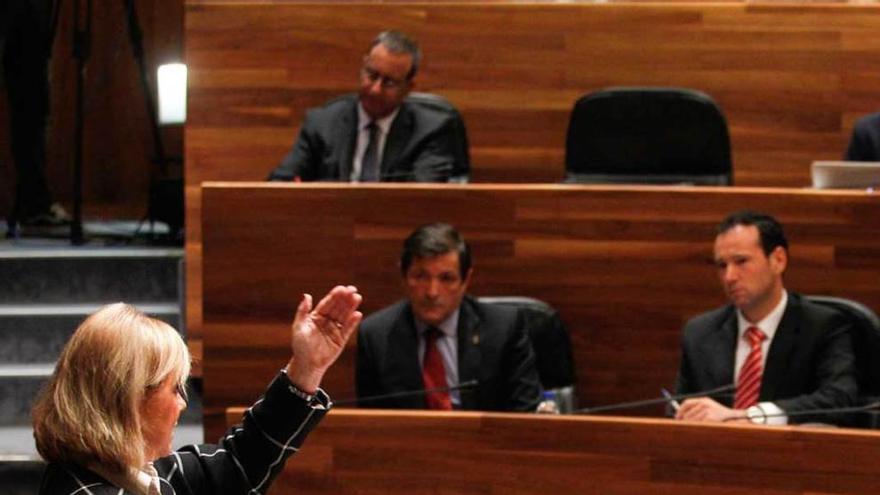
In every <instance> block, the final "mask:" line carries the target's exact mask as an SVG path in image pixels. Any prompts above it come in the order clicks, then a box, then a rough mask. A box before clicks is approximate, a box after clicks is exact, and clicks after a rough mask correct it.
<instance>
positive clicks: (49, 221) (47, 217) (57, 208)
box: [20, 203, 71, 226]
mask: <svg viewBox="0 0 880 495" xmlns="http://www.w3.org/2000/svg"><path fill="white" fill-rule="evenodd" d="M70 220H71V218H70V215H69V214H68V213H67V210H65V209H64V207H63V206H61V205H60V204H58V203H52V204H51V205H49V209H48V210H46V211H44V212H40V213H35V214H33V215H28V216H26V217H24V218H22V219H21V220H20V223H21V224H22V225H31V226H38V225H42V226H60V225H70Z"/></svg>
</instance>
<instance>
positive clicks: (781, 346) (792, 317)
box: [759, 294, 800, 400]
mask: <svg viewBox="0 0 880 495" xmlns="http://www.w3.org/2000/svg"><path fill="white" fill-rule="evenodd" d="M799 328H800V303H799V301H797V300H796V299H795V296H794V295H792V294H789V295H788V304H787V305H786V308H785V313H783V314H782V320H781V321H780V322H779V328H777V329H776V334H774V336H773V341H772V342H771V343H770V350H769V351H767V359H766V365H765V367H764V374H763V376H762V377H761V395H760V398H759V399H760V400H767V398H768V397H777V394H776V389H777V388H778V387H779V385H780V383H781V382H782V380H783V378H784V377H785V374H786V370H787V369H788V363H789V360H790V358H791V352H792V350H793V349H794V344H795V341H796V340H797V334H798V329H799Z"/></svg>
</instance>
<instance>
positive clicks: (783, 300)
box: [676, 211, 857, 424]
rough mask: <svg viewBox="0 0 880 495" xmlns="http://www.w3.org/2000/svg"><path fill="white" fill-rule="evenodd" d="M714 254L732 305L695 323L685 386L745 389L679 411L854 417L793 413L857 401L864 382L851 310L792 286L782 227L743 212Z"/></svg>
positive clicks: (722, 231)
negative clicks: (847, 313) (859, 381)
mask: <svg viewBox="0 0 880 495" xmlns="http://www.w3.org/2000/svg"><path fill="white" fill-rule="evenodd" d="M714 251H715V265H716V267H717V269H718V277H719V279H720V281H721V285H722V287H723V288H724V292H725V294H726V295H727V297H728V298H729V299H730V302H731V304H730V305H728V306H725V307H722V308H719V309H715V310H713V311H710V312H708V313H704V314H702V315H700V316H697V317H696V318H694V319H692V320H690V321H689V322H688V323H687V324H686V325H685V328H684V336H683V339H682V358H681V366H680V369H679V374H678V383H677V386H676V388H677V392H678V393H680V394H688V393H699V392H701V391H708V390H710V389H714V388H717V387H723V386H724V385H727V384H731V383H734V384H736V390H735V395H734V397H733V398H732V399H733V400H731V398H730V397H725V398H719V399H718V401H716V400H714V399H712V398H709V397H699V398H695V399H689V400H687V401H685V402H684V403H683V404H682V405H681V408H680V409H679V410H678V412H677V414H676V417H677V418H679V419H687V420H696V421H746V420H751V421H752V422H755V423H765V424H785V423H787V422H791V423H801V422H808V421H820V422H835V421H841V420H845V419H846V418H845V417H834V416H822V415H815V416H810V415H805V416H800V415H797V416H796V415H794V414H793V413H797V412H799V411H801V412H802V411H810V410H815V409H830V408H836V407H847V406H850V405H852V403H853V401H854V400H855V397H856V394H857V385H856V377H855V358H854V354H853V349H852V341H851V337H850V325H849V323H847V321H846V319H845V317H844V315H842V314H840V313H837V312H836V311H834V310H831V309H828V308H825V307H822V306H819V305H816V304H813V303H811V302H809V301H807V300H806V299H804V298H803V297H801V296H799V295H797V294H794V293H789V292H787V291H786V290H785V288H784V287H783V280H782V276H783V273H784V272H785V269H786V266H787V264H788V242H787V241H786V239H785V235H784V234H783V231H782V226H781V225H780V224H779V223H778V222H777V221H776V220H775V219H774V218H773V217H771V216H769V215H764V214H761V213H755V212H750V211H743V212H737V213H734V214H732V215H730V216H728V217H727V218H726V219H725V220H724V221H723V222H722V223H721V224H720V225H719V226H718V232H717V236H716V238H715V249H714ZM789 414H792V416H791V417H790V418H789V416H788V415H789Z"/></svg>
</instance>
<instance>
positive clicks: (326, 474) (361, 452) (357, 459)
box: [227, 409, 880, 495]
mask: <svg viewBox="0 0 880 495" xmlns="http://www.w3.org/2000/svg"><path fill="white" fill-rule="evenodd" d="M241 414H242V410H241V409H236V410H231V411H229V414H228V415H227V422H228V424H230V425H231V424H234V423H237V422H240V418H241ZM878 457H880V434H878V433H874V432H861V431H854V430H835V429H814V428H803V427H779V428H771V427H759V426H731V425H702V424H695V423H683V422H676V421H672V420H666V419H631V418H614V417H605V418H596V417H582V416H581V417H578V416H555V417H553V416H550V417H547V416H537V415H516V414H485V413H432V412H396V411H359V410H345V409H336V410H333V411H331V412H330V413H329V414H328V416H327V417H326V418H325V419H324V421H323V422H322V423H321V424H320V425H319V426H318V428H317V429H316V430H315V431H314V432H313V433H312V434H311V435H310V436H309V438H308V439H307V440H306V443H305V445H304V446H303V448H302V449H301V450H300V452H299V453H297V454H295V455H294V456H293V457H292V458H291V459H290V460H289V461H288V463H287V466H286V468H285V470H284V471H283V473H282V474H281V475H280V476H279V478H278V479H277V480H276V482H275V485H274V486H273V487H272V489H271V493H276V494H286V493H296V494H302V495H308V494H312V493H314V494H324V493H334V494H341V495H343V494H358V495H365V494H383V495H385V494H388V495H394V494H412V493H444V494H449V495H453V494H456V495H457V494H467V495H471V494H473V495H476V494H480V495H486V494H505V495H507V494H558V495H567V494H572V495H574V494H576V495H585V494H597V495H611V494H638V495H646V494H670V495H672V494H674V495H688V494H693V495H697V494H699V495H715V494H718V495H752V494H756V493H759V494H773V495H794V494H798V495H801V494H804V495H805V494H819V493H827V494H832V493H833V494H867V493H876V492H877V489H878V487H880V464H878V463H877V462H875V460H876V459H877V458H878Z"/></svg>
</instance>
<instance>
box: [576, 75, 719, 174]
mask: <svg viewBox="0 0 880 495" xmlns="http://www.w3.org/2000/svg"><path fill="white" fill-rule="evenodd" d="M565 167H566V177H565V181H566V182H575V183H630V184H632V183H648V184H675V183H687V184H703V185H730V184H732V182H733V179H732V175H733V174H732V165H731V157H730V138H729V136H728V131H727V121H726V120H725V118H724V115H723V114H722V112H721V109H720V108H719V107H718V105H717V104H716V103H715V101H714V100H713V99H712V98H711V97H710V96H709V95H707V94H705V93H702V92H700V91H695V90H691V89H681V88H623V87H621V88H608V89H604V90H601V91H597V92H595V93H591V94H588V95H586V96H584V97H582V98H580V99H579V100H578V101H577V102H576V103H575V106H574V109H573V110H572V112H571V120H570V122H569V125H568V136H567V138H566V146H565Z"/></svg>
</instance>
